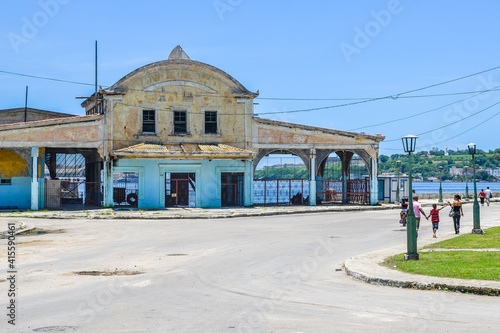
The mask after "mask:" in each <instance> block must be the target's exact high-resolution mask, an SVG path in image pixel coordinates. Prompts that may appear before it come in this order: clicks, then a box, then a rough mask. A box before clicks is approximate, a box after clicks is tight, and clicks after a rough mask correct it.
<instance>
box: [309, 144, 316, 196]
mask: <svg viewBox="0 0 500 333" xmlns="http://www.w3.org/2000/svg"><path fill="white" fill-rule="evenodd" d="M309 205H310V206H316V149H314V148H313V149H311V151H310V153H309Z"/></svg>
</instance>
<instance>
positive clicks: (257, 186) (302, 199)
mask: <svg viewBox="0 0 500 333" xmlns="http://www.w3.org/2000/svg"><path fill="white" fill-rule="evenodd" d="M308 196H309V181H307V180H303V179H254V181H253V198H254V199H253V200H254V204H256V205H264V206H265V205H274V206H288V205H304V204H305V203H306V201H307V198H308Z"/></svg>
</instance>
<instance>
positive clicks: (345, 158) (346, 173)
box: [337, 151, 354, 204]
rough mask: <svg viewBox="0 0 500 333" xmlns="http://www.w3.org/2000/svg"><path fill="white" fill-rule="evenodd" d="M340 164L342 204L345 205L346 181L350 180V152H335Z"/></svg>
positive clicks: (351, 153)
mask: <svg viewBox="0 0 500 333" xmlns="http://www.w3.org/2000/svg"><path fill="white" fill-rule="evenodd" d="M337 155H338V156H339V157H340V161H341V162H342V193H343V194H342V203H343V204H346V203H347V181H348V180H349V179H351V160H352V156H353V155H354V153H353V152H350V151H341V152H337Z"/></svg>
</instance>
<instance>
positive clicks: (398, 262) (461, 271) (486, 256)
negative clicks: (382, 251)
mask: <svg viewBox="0 0 500 333" xmlns="http://www.w3.org/2000/svg"><path fill="white" fill-rule="evenodd" d="M419 255H420V259H419V260H408V261H405V260H404V254H398V255H395V256H393V257H390V258H387V259H386V260H384V262H383V265H384V266H387V267H389V268H397V269H399V270H401V271H403V272H407V273H411V274H421V275H430V276H439V277H449V278H460V279H477V280H494V281H500V252H472V251H450V252H444V251H435V252H421V253H420V254H419ZM394 266H396V267H394Z"/></svg>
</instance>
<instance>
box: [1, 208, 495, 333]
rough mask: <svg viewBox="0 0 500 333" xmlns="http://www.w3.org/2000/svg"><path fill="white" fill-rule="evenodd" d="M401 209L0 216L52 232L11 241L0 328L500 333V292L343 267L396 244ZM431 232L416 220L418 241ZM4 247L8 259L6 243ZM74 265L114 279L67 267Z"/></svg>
mask: <svg viewBox="0 0 500 333" xmlns="http://www.w3.org/2000/svg"><path fill="white" fill-rule="evenodd" d="M427 210H428V209H427ZM464 213H465V217H464V218H463V222H462V232H463V233H464V232H470V230H471V229H472V205H466V206H464ZM499 213H500V205H499V204H495V205H492V206H490V207H484V208H482V209H481V214H482V223H483V224H482V226H483V227H484V228H486V227H488V226H489V225H495V221H496V224H498V218H499V216H500V214H499ZM398 214H399V212H398V211H396V210H389V211H388V210H386V211H365V212H330V213H316V214H297V215H281V216H266V217H247V218H233V219H211V220H202V219H196V220H186V219H184V220H43V219H23V218H18V219H11V218H10V219H3V221H2V227H4V224H6V223H7V222H8V221H18V222H19V221H24V222H25V223H27V224H28V225H29V226H36V227H37V228H41V229H43V230H46V231H52V232H49V233H47V234H41V235H34V236H18V237H17V239H16V241H17V242H18V247H17V250H16V261H17V269H18V275H19V278H18V281H17V288H18V293H17V296H16V304H17V306H18V307H17V314H16V315H17V316H16V326H15V327H12V325H9V324H8V323H7V319H8V318H7V317H6V316H5V315H6V314H7V310H6V305H7V301H8V300H7V298H6V297H5V296H4V295H6V294H7V284H8V283H7V282H6V281H4V280H5V279H6V278H4V277H3V276H2V275H5V276H7V273H6V269H5V268H4V269H3V272H2V275H0V281H2V282H1V283H0V289H1V294H2V298H1V299H2V303H3V304H2V308H3V309H4V310H3V311H4V312H5V314H2V317H3V318H4V319H2V320H1V322H0V330H2V331H5V330H7V331H13V332H32V331H35V332H500V325H499V321H498V313H500V300H499V299H498V297H491V296H477V295H469V294H460V293H452V292H445V291H422V290H412V289H399V288H394V287H385V286H376V285H370V284H367V283H364V282H361V281H358V280H356V279H353V278H352V277H349V276H347V275H346V273H345V271H344V270H343V263H344V261H345V260H346V259H347V258H350V257H352V256H355V255H358V254H363V253H366V252H371V251H375V250H379V249H383V248H386V247H392V246H395V245H398V244H401V243H405V242H406V232H405V230H406V229H405V228H402V227H400V225H399V223H398V219H399V218H398ZM441 220H442V223H441V227H440V230H439V231H438V236H439V234H448V233H452V232H453V224H452V221H451V218H449V217H447V216H446V214H445V213H444V211H443V213H441ZM2 229H5V228H2ZM431 236H432V230H431V223H430V221H427V220H423V221H422V224H421V231H420V234H419V237H421V238H422V237H424V238H429V237H431ZM437 240H439V238H438V239H437ZM0 249H1V250H0V260H2V262H6V261H7V240H6V239H1V240H0ZM2 267H5V266H4V265H2ZM83 271H85V272H106V273H109V274H110V275H109V276H102V275H98V276H95V275H79V274H75V272H83ZM139 273H140V274H139ZM95 274H97V273H95Z"/></svg>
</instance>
